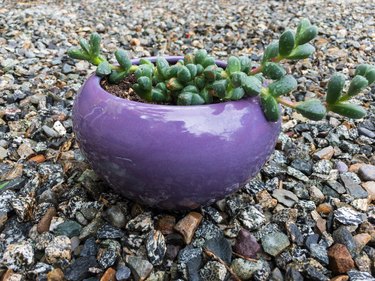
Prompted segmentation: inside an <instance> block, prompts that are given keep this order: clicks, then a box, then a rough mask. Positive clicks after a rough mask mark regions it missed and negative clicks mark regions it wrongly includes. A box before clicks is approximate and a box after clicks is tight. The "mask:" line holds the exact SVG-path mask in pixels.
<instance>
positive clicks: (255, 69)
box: [250, 65, 263, 75]
mask: <svg viewBox="0 0 375 281" xmlns="http://www.w3.org/2000/svg"><path fill="white" fill-rule="evenodd" d="M262 70H263V65H259V66H258V67H256V68H254V69H252V70H251V71H250V75H255V74H258V73H260V72H262Z"/></svg>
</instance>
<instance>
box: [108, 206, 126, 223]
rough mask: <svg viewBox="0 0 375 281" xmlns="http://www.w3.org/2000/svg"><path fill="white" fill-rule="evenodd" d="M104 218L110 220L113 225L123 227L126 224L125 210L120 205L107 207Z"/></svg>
mask: <svg viewBox="0 0 375 281" xmlns="http://www.w3.org/2000/svg"><path fill="white" fill-rule="evenodd" d="M104 218H105V219H106V220H107V221H108V222H110V223H111V224H112V225H113V226H115V227H118V228H122V227H124V226H125V225H126V218H125V215H124V211H123V210H122V209H121V207H120V206H117V205H116V206H112V207H110V208H109V209H107V210H106V211H105V213H104Z"/></svg>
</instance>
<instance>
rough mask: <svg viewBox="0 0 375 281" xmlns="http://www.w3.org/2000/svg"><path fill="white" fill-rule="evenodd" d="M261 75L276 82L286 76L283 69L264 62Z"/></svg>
mask: <svg viewBox="0 0 375 281" xmlns="http://www.w3.org/2000/svg"><path fill="white" fill-rule="evenodd" d="M263 74H264V75H265V76H266V77H267V78H270V79H273V80H277V79H280V78H281V77H283V76H284V75H285V74H286V71H285V69H284V68H283V67H282V66H281V65H279V64H278V63H274V62H266V63H265V64H264V67H263Z"/></svg>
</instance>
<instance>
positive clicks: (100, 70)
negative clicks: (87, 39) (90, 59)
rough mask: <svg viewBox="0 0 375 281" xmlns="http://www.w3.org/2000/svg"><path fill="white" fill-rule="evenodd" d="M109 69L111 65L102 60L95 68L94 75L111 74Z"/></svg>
mask: <svg viewBox="0 0 375 281" xmlns="http://www.w3.org/2000/svg"><path fill="white" fill-rule="evenodd" d="M111 71H112V68H111V65H110V64H109V63H108V62H107V61H103V62H101V63H100V64H99V65H98V67H97V68H96V75H98V76H100V77H104V76H107V75H109V74H111Z"/></svg>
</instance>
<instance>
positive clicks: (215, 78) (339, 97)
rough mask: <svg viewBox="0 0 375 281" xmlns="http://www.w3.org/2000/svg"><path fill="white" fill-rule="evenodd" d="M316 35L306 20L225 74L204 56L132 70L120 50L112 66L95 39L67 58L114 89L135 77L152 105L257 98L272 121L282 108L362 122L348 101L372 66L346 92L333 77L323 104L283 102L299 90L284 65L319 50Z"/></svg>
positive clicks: (374, 71) (369, 77)
mask: <svg viewBox="0 0 375 281" xmlns="http://www.w3.org/2000/svg"><path fill="white" fill-rule="evenodd" d="M317 33H318V30H317V28H316V26H313V25H311V24H310V22H309V21H308V20H307V19H303V20H301V22H300V23H299V25H298V27H297V30H296V32H293V31H291V30H286V31H285V32H284V33H282V35H281V36H280V39H279V40H278V41H275V42H272V43H271V44H270V45H269V46H267V48H266V49H265V52H264V55H263V58H262V61H261V63H260V65H258V66H253V64H252V62H251V60H250V59H249V58H248V57H246V56H242V57H236V56H231V57H229V59H228V61H227V66H226V68H225V69H223V68H221V67H219V66H217V65H216V64H215V60H214V58H212V57H211V56H209V55H208V54H207V52H206V50H198V51H197V52H196V53H195V54H186V55H185V56H184V59H183V60H181V61H179V62H177V63H176V64H174V65H169V63H168V62H167V61H166V60H165V59H164V58H158V59H157V60H156V63H155V64H153V63H151V62H150V61H149V60H147V59H141V60H140V64H139V65H132V63H131V61H130V59H129V58H128V56H127V54H126V52H125V51H123V50H117V51H116V52H115V57H116V60H117V62H118V65H112V64H110V63H109V62H108V61H107V60H106V58H105V57H104V56H102V55H101V54H100V37H99V35H98V34H96V33H94V34H92V35H91V37H90V40H89V42H87V41H86V40H84V39H81V40H80V41H79V44H80V46H81V48H80V49H71V50H69V52H68V54H69V56H70V57H72V58H75V59H81V60H86V61H88V62H90V63H92V64H94V65H96V66H97V69H96V74H97V75H98V76H101V77H107V78H108V81H109V82H110V83H119V82H120V81H121V80H122V79H124V78H125V77H126V76H128V75H131V74H134V75H135V77H136V83H134V85H133V86H132V88H133V89H134V91H135V92H136V94H137V95H138V96H140V97H141V98H142V99H144V100H146V101H150V102H156V103H168V104H177V105H201V104H210V103H214V102H221V101H228V100H239V99H242V98H245V97H251V96H257V95H259V96H260V100H261V104H262V108H263V111H264V114H265V116H266V118H267V120H269V121H277V120H278V119H279V117H280V112H279V104H282V105H284V106H287V107H291V108H293V109H295V110H296V111H297V112H299V113H300V114H302V115H303V116H305V117H306V118H309V119H311V120H321V119H323V118H324V116H325V115H326V112H327V110H330V111H332V112H335V113H338V114H341V115H343V116H346V117H349V118H354V119H358V118H362V117H364V116H365V114H366V112H365V110H364V109H363V108H362V107H360V106H358V105H354V104H351V103H348V100H349V99H350V98H352V97H354V96H356V95H358V94H359V93H360V92H361V91H362V90H363V89H364V88H366V87H367V86H369V85H370V84H372V83H373V82H374V81H375V67H374V66H371V65H366V64H362V65H359V66H358V67H357V69H356V72H355V76H354V78H353V79H352V80H351V82H350V84H349V87H348V89H347V90H346V91H345V92H344V86H345V77H344V76H343V75H341V74H335V75H333V76H332V78H331V79H330V80H329V83H328V88H327V97H326V101H325V102H324V103H322V102H321V101H320V100H319V99H309V100H306V101H302V102H291V101H289V100H286V99H285V98H283V96H285V95H287V94H289V93H290V92H292V91H293V90H295V89H296V88H297V81H296V79H295V78H294V77H293V76H292V75H290V74H287V73H286V71H285V69H284V68H283V66H282V65H281V64H280V63H281V62H282V61H285V60H299V59H306V58H308V57H309V56H310V55H312V54H313V52H314V51H315V48H314V47H313V46H312V45H311V44H310V43H309V42H310V41H312V40H313V39H314V38H315V37H316V35H317Z"/></svg>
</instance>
